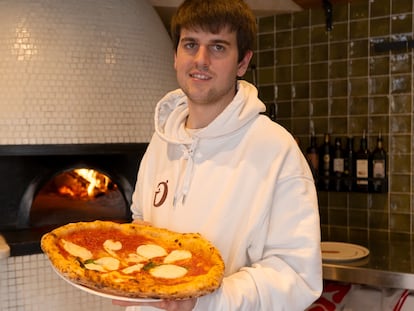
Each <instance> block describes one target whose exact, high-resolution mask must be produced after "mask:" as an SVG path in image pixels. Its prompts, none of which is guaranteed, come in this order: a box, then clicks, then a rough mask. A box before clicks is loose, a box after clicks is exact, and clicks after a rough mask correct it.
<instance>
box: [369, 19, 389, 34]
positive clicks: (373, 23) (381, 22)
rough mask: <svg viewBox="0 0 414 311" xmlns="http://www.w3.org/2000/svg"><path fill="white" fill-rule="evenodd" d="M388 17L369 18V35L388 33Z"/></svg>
mask: <svg viewBox="0 0 414 311" xmlns="http://www.w3.org/2000/svg"><path fill="white" fill-rule="evenodd" d="M390 29H391V28H390V19H389V17H384V18H377V19H372V20H370V35H371V37H384V36H388V35H389V34H390Z"/></svg>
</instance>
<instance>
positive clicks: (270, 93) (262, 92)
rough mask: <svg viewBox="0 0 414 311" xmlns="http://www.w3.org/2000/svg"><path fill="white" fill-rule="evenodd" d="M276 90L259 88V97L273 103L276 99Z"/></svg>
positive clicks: (271, 87)
mask: <svg viewBox="0 0 414 311" xmlns="http://www.w3.org/2000/svg"><path fill="white" fill-rule="evenodd" d="M274 90H275V88H274V87H273V86H269V85H266V86H259V97H260V99H261V100H263V101H273V99H274V98H275V94H274V93H275V91H274Z"/></svg>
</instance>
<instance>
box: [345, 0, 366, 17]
mask: <svg viewBox="0 0 414 311" xmlns="http://www.w3.org/2000/svg"><path fill="white" fill-rule="evenodd" d="M349 16H350V18H351V19H361V18H365V19H366V18H368V17H369V1H356V2H351V4H350V7H349Z"/></svg>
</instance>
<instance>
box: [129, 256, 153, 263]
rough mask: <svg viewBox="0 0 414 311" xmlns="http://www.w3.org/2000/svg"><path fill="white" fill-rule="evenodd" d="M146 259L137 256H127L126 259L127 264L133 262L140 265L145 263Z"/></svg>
mask: <svg viewBox="0 0 414 311" xmlns="http://www.w3.org/2000/svg"><path fill="white" fill-rule="evenodd" d="M147 260H148V259H147V258H146V257H144V256H140V255H138V254H128V258H127V259H126V261H127V262H135V263H140V262H143V261H147Z"/></svg>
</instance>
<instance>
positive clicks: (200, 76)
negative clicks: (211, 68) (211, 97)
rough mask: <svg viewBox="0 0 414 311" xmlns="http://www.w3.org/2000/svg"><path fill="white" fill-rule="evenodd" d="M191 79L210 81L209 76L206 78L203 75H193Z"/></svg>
mask: <svg viewBox="0 0 414 311" xmlns="http://www.w3.org/2000/svg"><path fill="white" fill-rule="evenodd" d="M190 77H191V78H194V79H199V80H209V79H210V77H209V76H206V75H203V74H200V73H191V74H190Z"/></svg>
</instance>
